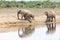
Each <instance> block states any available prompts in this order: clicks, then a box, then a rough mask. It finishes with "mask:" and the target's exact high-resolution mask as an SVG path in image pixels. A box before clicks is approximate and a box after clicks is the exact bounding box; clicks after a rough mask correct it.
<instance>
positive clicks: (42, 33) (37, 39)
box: [0, 24, 60, 40]
mask: <svg viewBox="0 0 60 40" xmlns="http://www.w3.org/2000/svg"><path fill="white" fill-rule="evenodd" d="M33 29H34V30H33V31H32V32H31V31H30V32H31V34H30V35H28V33H27V34H26V35H27V36H26V37H19V35H18V30H15V31H10V32H4V33H0V40H59V39H60V31H59V30H60V25H59V24H57V25H56V29H54V30H52V32H48V29H47V27H46V26H44V27H43V26H41V27H40V26H39V27H36V28H33ZM29 30H30V29H29ZM20 31H21V30H20Z"/></svg>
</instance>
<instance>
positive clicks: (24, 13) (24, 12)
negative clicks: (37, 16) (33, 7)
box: [17, 10, 34, 23]
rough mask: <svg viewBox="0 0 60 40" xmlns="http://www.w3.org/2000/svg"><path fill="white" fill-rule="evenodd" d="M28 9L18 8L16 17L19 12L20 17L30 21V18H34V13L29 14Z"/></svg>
mask: <svg viewBox="0 0 60 40" xmlns="http://www.w3.org/2000/svg"><path fill="white" fill-rule="evenodd" d="M30 13H31V12H29V11H28V10H19V11H18V13H17V17H18V19H20V18H19V14H21V19H24V20H28V21H29V22H30V23H31V19H34V15H32V14H30Z"/></svg>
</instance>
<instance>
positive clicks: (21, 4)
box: [0, 0, 60, 8]
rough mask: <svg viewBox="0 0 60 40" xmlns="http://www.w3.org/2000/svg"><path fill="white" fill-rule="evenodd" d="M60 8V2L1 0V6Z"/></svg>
mask: <svg viewBox="0 0 60 40" xmlns="http://www.w3.org/2000/svg"><path fill="white" fill-rule="evenodd" d="M12 7H17V8H60V2H51V1H49V0H47V1H43V2H41V1H28V2H27V1H0V8H12Z"/></svg>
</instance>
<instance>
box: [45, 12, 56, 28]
mask: <svg viewBox="0 0 60 40" xmlns="http://www.w3.org/2000/svg"><path fill="white" fill-rule="evenodd" d="M45 15H46V16H47V19H46V25H47V27H48V29H50V28H55V27H56V23H55V22H56V17H55V14H54V13H53V12H52V11H51V13H50V12H48V11H45ZM53 21H54V23H50V22H53Z"/></svg>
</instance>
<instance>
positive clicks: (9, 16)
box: [0, 8, 60, 32]
mask: <svg viewBox="0 0 60 40" xmlns="http://www.w3.org/2000/svg"><path fill="white" fill-rule="evenodd" d="M18 10H19V9H18V8H3V9H0V31H3V32H4V31H6V30H8V29H9V30H13V28H14V30H15V29H18V28H21V27H26V26H25V25H27V26H28V25H30V24H31V25H33V26H34V27H35V26H36V25H37V24H39V25H43V24H44V22H45V20H46V16H45V15H44V11H46V10H47V11H49V10H53V11H54V12H55V14H56V22H57V23H60V19H59V18H60V9H57V8H56V9H47V8H46V9H27V10H30V11H31V12H32V14H33V15H34V16H35V20H32V23H29V22H28V21H24V20H18V19H17V11H18ZM3 29H4V30H3Z"/></svg>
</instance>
